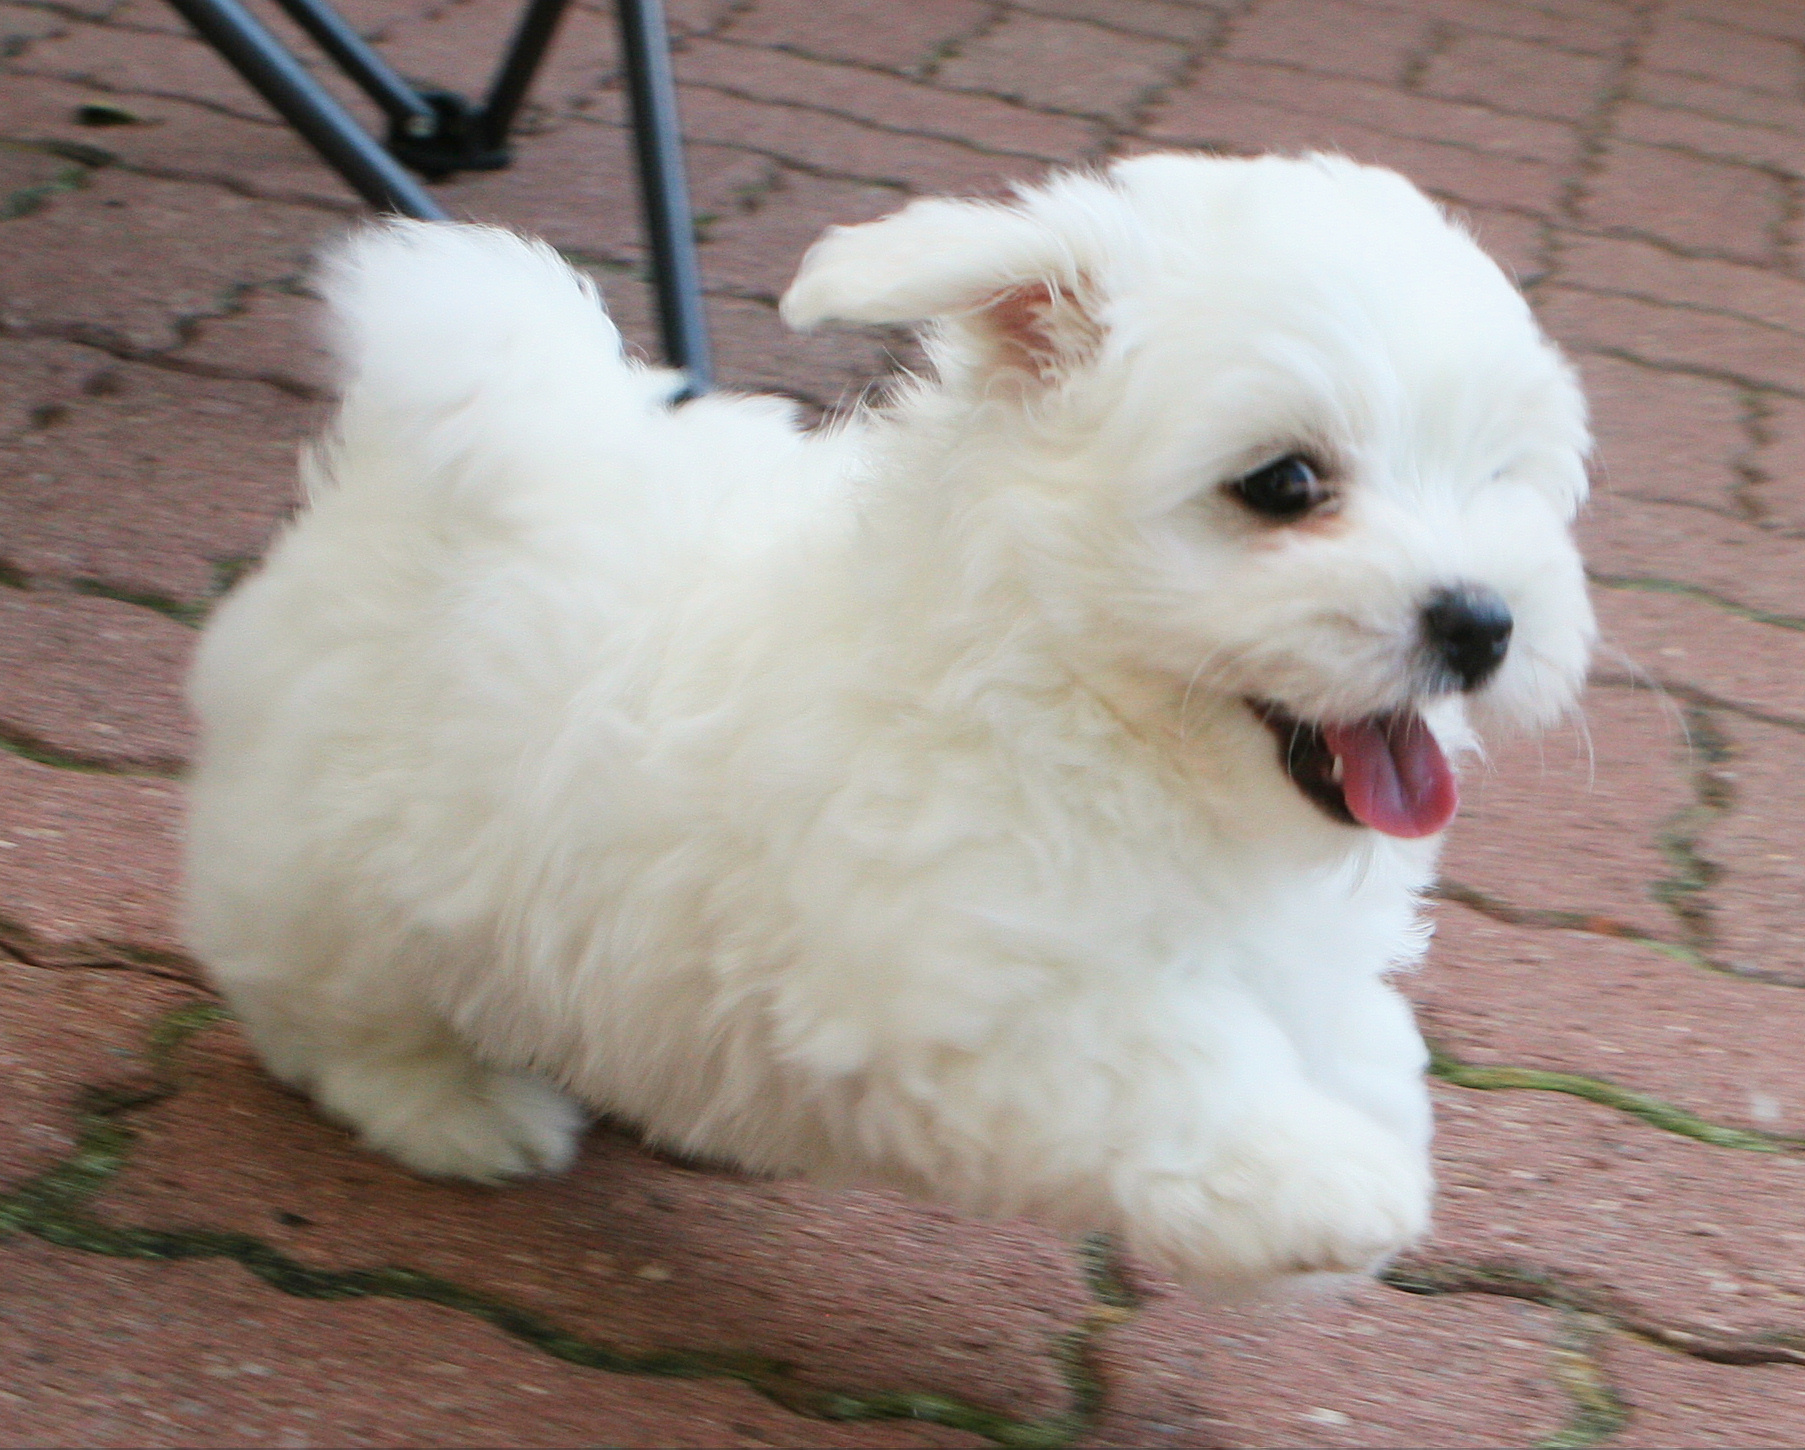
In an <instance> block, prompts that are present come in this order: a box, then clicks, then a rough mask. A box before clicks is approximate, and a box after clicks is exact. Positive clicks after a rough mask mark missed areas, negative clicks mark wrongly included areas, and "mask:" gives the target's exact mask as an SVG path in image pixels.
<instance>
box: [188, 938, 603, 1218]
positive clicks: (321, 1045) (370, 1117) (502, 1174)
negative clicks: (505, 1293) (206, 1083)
mask: <svg viewBox="0 0 1805 1450" xmlns="http://www.w3.org/2000/svg"><path fill="white" fill-rule="evenodd" d="M222 975H227V976H228V977H229V974H222ZM222 985H224V986H225V987H226V990H227V995H228V997H229V998H230V1000H231V1003H232V1008H233V1011H234V1013H235V1014H236V1015H237V1017H238V1019H239V1021H240V1022H241V1023H242V1024H243V1025H244V1027H245V1030H246V1032H247V1033H248V1034H249V1036H250V1038H251V1040H252V1041H253V1042H254V1043H255V1044H256V1047H257V1050H258V1053H259V1055H260V1056H261V1057H262V1058H263V1061H264V1064H265V1065H266V1066H267V1067H268V1068H269V1070H270V1072H271V1073H272V1074H273V1075H274V1076H275V1077H277V1078H280V1079H281V1080H282V1081H283V1082H286V1083H288V1084H289V1085H290V1086H291V1087H294V1088H297V1089H299V1090H300V1091H302V1092H305V1093H307V1094H308V1095H309V1096H310V1097H312V1098H313V1100H314V1102H315V1103H316V1104H317V1105H318V1106H319V1108H320V1110H321V1111H322V1112H323V1113H325V1114H326V1115H327V1116H328V1117H331V1118H333V1119H336V1120H337V1121H338V1122H341V1123H343V1124H345V1125H346V1126H347V1127H349V1128H351V1129H353V1130H355V1131H356V1132H357V1134H358V1135H359V1137H361V1138H362V1139H363V1141H364V1142H365V1143H366V1144H367V1145H368V1146H369V1147H371V1148H374V1149H375V1150H376V1151H378V1152H380V1153H383V1154H386V1155H387V1156H388V1157H390V1158H393V1159H395V1160H396V1161H397V1162H398V1163H401V1164H402V1165H403V1166H405V1167H408V1168H411V1169H413V1170H414V1171H415V1172H416V1173H424V1174H427V1175H429V1176H432V1177H448V1178H469V1179H474V1180H476V1181H478V1182H484V1183H491V1182H495V1181H498V1180H500V1179H505V1178H514V1177H519V1176H522V1175H525V1174H532V1173H555V1172H557V1171H558V1170H560V1169H562V1168H565V1167H567V1166H568V1165H569V1163H570V1160H571V1159H572V1158H573V1157H574V1156H575V1154H576V1149H577V1140H578V1138H579V1137H580V1135H581V1133H582V1131H583V1127H584V1125H585V1122H586V1116H585V1114H584V1112H583V1111H582V1109H581V1108H579V1107H578V1106H577V1105H576V1104H575V1103H574V1102H572V1101H571V1100H570V1099H569V1098H567V1097H566V1096H564V1094H562V1093H561V1092H559V1091H558V1090H557V1089H556V1088H555V1087H553V1086H552V1085H551V1084H550V1083H549V1082H547V1081H546V1080H545V1079H544V1078H542V1077H539V1076H538V1075H536V1074H534V1073H530V1072H522V1071H518V1070H512V1069H508V1068H503V1067H497V1066H494V1065H492V1064H489V1063H485V1062H483V1061H481V1060H480V1059H479V1058H477V1057H476V1056H475V1055H474V1054H473V1053H472V1052H471V1051H470V1050H469V1048H468V1047H466V1046H465V1044H464V1043H463V1042H462V1041H460V1040H459V1039H458V1038H457V1037H456V1035H455V1034H454V1033H453V1032H452V1031H451V1030H450V1029H449V1028H448V1027H446V1026H445V1025H444V1024H443V1023H441V1022H440V1021H438V1020H437V1018H436V1017H433V1016H429V1015H427V1014H426V1013H424V1012H406V1013H403V1012H401V1011H397V1010H394V1008H395V1007H396V1006H398V1005H399V1004H389V1010H383V1009H382V1008H375V1009H374V1010H370V1009H365V1010H348V1009H347V1006H346V1004H344V1003H342V1002H341V1003H333V1004H330V1005H329V1004H326V1003H325V1002H323V1001H321V1000H320V997H319V996H318V995H317V994H316V993H311V992H307V991H305V990H302V991H300V992H297V991H296V989H295V984H294V983H293V982H286V983H282V984H280V989H279V990H278V991H268V992H266V991H263V990H259V988H258V986H257V985H254V984H252V983H250V982H246V981H243V980H241V981H239V982H238V983H232V982H231V981H229V980H227V981H225V982H223V983H222ZM310 1008H317V1009H319V1010H310Z"/></svg>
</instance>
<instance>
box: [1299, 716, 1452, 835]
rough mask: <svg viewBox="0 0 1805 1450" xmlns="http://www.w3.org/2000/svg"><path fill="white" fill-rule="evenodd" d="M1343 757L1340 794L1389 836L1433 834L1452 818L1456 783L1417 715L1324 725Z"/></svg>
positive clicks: (1358, 816)
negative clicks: (1351, 723) (1350, 723)
mask: <svg viewBox="0 0 1805 1450" xmlns="http://www.w3.org/2000/svg"><path fill="white" fill-rule="evenodd" d="M1322 735H1323V739H1324V740H1325V741H1326V742H1327V743H1328V747H1329V749H1330V750H1332V751H1334V752H1335V754H1336V755H1338V756H1340V757H1341V770H1342V775H1341V793H1342V795H1343V796H1344V797H1345V798H1346V800H1347V808H1348V810H1350V811H1351V812H1353V815H1354V819H1355V820H1357V821H1359V822H1361V823H1362V824H1363V825H1368V826H1371V827H1372V828H1373V829H1374V830H1375V831H1383V832H1385V834H1386V835H1388V836H1432V835H1434V834H1435V833H1436V832H1437V831H1439V830H1440V829H1441V828H1442V827H1443V826H1445V825H1447V824H1448V822H1449V821H1450V820H1452V819H1453V818H1454V809H1455V807H1456V806H1458V805H1459V804H1460V787H1459V786H1457V785H1456V784H1455V783H1454V772H1453V771H1451V770H1449V769H1448V758H1447V757H1446V756H1445V755H1443V754H1442V753H1441V746H1439V745H1437V744H1436V743H1435V737H1434V736H1433V735H1431V734H1430V733H1429V727H1428V726H1427V725H1425V724H1424V723H1423V720H1422V717H1421V716H1420V715H1417V714H1415V713H1414V712H1412V713H1411V714H1408V715H1385V716H1381V717H1380V718H1378V719H1376V720H1362V721H1360V722H1359V723H1358V724H1354V725H1324V726H1323V727H1322Z"/></svg>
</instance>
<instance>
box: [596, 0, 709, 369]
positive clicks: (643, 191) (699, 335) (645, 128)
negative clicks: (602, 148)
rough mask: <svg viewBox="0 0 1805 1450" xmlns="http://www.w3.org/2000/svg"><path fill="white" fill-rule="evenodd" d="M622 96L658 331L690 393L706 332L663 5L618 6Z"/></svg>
mask: <svg viewBox="0 0 1805 1450" xmlns="http://www.w3.org/2000/svg"><path fill="white" fill-rule="evenodd" d="M615 8H616V14H617V16H618V18H619V20H620V31H621V41H622V48H623V49H624V50H625V52H626V59H627V89H628V92H629V94H630V96H631V99H632V103H633V144H634V148H635V150H636V152H637V154H638V158H639V192H640V197H641V199H642V201H643V202H644V206H645V223H646V234H647V236H648V237H649V238H650V240H651V243H652V274H653V281H654V283H655V284H656V286H657V290H658V324H659V332H660V334H661V335H662V337H663V340H664V355H665V357H666V358H667V359H669V361H670V363H671V365H672V366H673V367H677V368H681V369H683V371H684V372H686V373H688V374H689V391H690V392H691V393H701V392H706V391H707V390H708V389H709V388H710V387H712V386H713V384H714V368H713V365H712V364H711V362H710V360H709V356H708V327H707V323H706V322H705V320H704V318H703V315H702V277H701V272H700V269H699V268H698V267H697V265H696V235H695V224H694V222H693V221H692V220H691V218H690V210H689V187H688V184H687V183H686V182H685V180H684V176H683V140H682V133H681V131H680V130H679V129H678V126H677V87H676V84H675V82H674V80H673V79H672V76H671V54H670V48H669V42H668V40H667V38H666V32H665V28H664V7H663V5H662V3H661V0H615Z"/></svg>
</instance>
